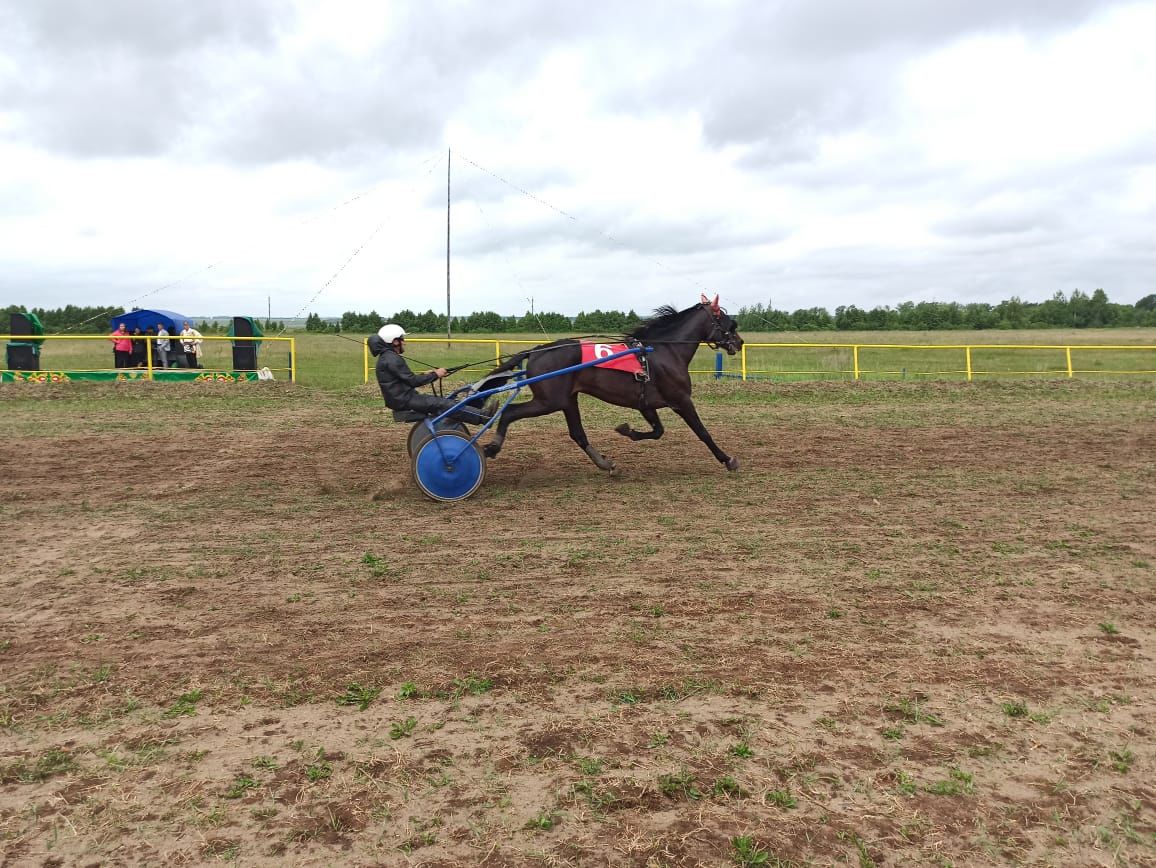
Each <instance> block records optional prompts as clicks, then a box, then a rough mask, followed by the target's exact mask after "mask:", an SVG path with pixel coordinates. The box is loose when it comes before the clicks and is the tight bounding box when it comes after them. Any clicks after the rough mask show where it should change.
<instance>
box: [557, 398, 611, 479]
mask: <svg viewBox="0 0 1156 868" xmlns="http://www.w3.org/2000/svg"><path fill="white" fill-rule="evenodd" d="M562 413H563V415H565V417H566V427H567V429H568V430H569V431H570V439H571V440H573V441H574V442H575V443H577V444H578V446H579V447H580V448H581V449H582V451H583V452H585V453H586V454H587V455H589V456H590V460H591V461H593V462H594V463H595V464H596V465H597V466H598V469H599V470H605V471H606V472H607V473H614V462H613V461H611V460H610V459H609V458H607V457H606V456H605V455H603V454H602V453H601V452H599V451H598V450H597V449H595V448H594V447H593V446H591V445H590V438H589V437H587V436H586V429H585V428H583V427H582V414H581V413H579V412H578V396H577V395H571V396H570V403H568V404H567V405H566V406H565V407H563V408H562Z"/></svg>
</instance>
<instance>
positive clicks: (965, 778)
mask: <svg viewBox="0 0 1156 868" xmlns="http://www.w3.org/2000/svg"><path fill="white" fill-rule="evenodd" d="M927 792H929V793H931V794H932V795H935V796H967V795H971V794H972V793H974V792H975V783H974V782H973V780H972V776H971V775H969V774H968V773H967V772H965V771H963V770H962V769H958V768H955V769H949V770H948V777H947V778H946V779H945V780H942V781H936V782H935V783H934V784H932V785H931V786H929V787H928V788H927Z"/></svg>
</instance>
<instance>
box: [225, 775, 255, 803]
mask: <svg viewBox="0 0 1156 868" xmlns="http://www.w3.org/2000/svg"><path fill="white" fill-rule="evenodd" d="M259 786H261V785H260V784H259V783H258V782H257V781H255V780H254V779H253V778H251V777H249V776H248V775H238V776H237V777H236V778H234V780H233V783H232V784H231V785H230V786H229V789H227V790H225V798H226V799H239V798H241V796H243V795H245V793H247V792H249V790H255V789H256V788H257V787H259Z"/></svg>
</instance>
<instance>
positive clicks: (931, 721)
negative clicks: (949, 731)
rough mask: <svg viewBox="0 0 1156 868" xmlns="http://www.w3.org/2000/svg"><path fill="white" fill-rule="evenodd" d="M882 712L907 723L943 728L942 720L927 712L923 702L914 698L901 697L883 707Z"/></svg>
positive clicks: (936, 715)
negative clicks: (896, 715) (895, 716)
mask: <svg viewBox="0 0 1156 868" xmlns="http://www.w3.org/2000/svg"><path fill="white" fill-rule="evenodd" d="M883 710H884V711H888V712H891V713H892V714H898V715H899V716H900V717H902V718H903V719H904V720H906V721H908V722H909V723H926V724H927V725H928V726H943V718H942V717H940V716H939V715H938V714H934V713H932V712H930V711H928V710H927V708H926V706H925V705H924V704H923V701H922V700H921V699H919V698H916V697H903V698H901V699H899V700H897V701H896V702H893V703H889V704H887V705H885V706H883Z"/></svg>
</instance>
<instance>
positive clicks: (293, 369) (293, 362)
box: [289, 338, 369, 383]
mask: <svg viewBox="0 0 1156 868" xmlns="http://www.w3.org/2000/svg"><path fill="white" fill-rule="evenodd" d="M365 349H366V352H368V351H369V342H368V341H367V342H366V344H365ZM366 379H367V380H368V379H369V377H368V375H367V376H366ZM289 382H290V383H296V382H297V338H289Z"/></svg>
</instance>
